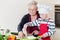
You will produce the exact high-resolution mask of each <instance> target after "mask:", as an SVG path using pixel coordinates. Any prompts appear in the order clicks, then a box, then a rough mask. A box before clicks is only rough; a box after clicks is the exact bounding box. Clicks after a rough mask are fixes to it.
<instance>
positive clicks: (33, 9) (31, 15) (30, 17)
mask: <svg viewBox="0 0 60 40" xmlns="http://www.w3.org/2000/svg"><path fill="white" fill-rule="evenodd" d="M38 18H40V16H39V13H38V11H37V2H36V1H32V2H31V3H29V5H28V14H26V15H24V16H23V18H22V20H21V22H20V23H19V25H18V36H19V37H20V38H22V37H23V36H24V34H23V32H22V28H23V26H24V24H25V23H27V22H30V21H34V20H36V19H38ZM33 31H39V29H38V27H28V28H27V33H28V34H30V33H32V32H33Z"/></svg>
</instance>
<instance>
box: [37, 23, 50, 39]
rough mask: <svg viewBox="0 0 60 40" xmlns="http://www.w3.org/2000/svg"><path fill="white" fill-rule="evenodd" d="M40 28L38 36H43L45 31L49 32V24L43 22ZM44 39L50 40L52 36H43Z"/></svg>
mask: <svg viewBox="0 0 60 40" xmlns="http://www.w3.org/2000/svg"><path fill="white" fill-rule="evenodd" d="M39 28H40V31H39V35H38V36H41V35H43V34H44V33H46V32H48V26H47V24H43V23H41V24H40V27H39ZM42 40H50V36H48V37H46V38H42Z"/></svg>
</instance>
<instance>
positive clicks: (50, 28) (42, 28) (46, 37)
mask: <svg viewBox="0 0 60 40" xmlns="http://www.w3.org/2000/svg"><path fill="white" fill-rule="evenodd" d="M39 13H40V17H41V18H38V19H37V20H35V21H32V22H28V23H26V24H25V25H24V28H23V29H24V30H26V28H27V26H32V27H33V26H38V28H39V34H38V36H41V37H42V38H41V39H42V40H51V39H50V36H51V35H53V34H54V33H55V24H54V21H53V20H51V19H50V18H48V13H49V10H48V9H47V8H46V7H41V8H40V9H39Z"/></svg>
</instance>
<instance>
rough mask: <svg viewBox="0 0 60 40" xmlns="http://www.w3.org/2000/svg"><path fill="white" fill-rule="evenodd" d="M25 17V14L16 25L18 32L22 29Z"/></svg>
mask: <svg viewBox="0 0 60 40" xmlns="http://www.w3.org/2000/svg"><path fill="white" fill-rule="evenodd" d="M26 20H27V19H26V15H25V16H24V17H23V18H22V20H21V22H20V23H19V25H18V28H17V29H18V32H20V31H22V28H23V26H24V24H25V23H26V22H27V21H26Z"/></svg>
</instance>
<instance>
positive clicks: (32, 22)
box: [26, 19, 40, 27]
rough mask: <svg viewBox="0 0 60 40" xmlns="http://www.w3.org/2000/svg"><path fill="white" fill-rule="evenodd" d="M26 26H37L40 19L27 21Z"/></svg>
mask: <svg viewBox="0 0 60 40" xmlns="http://www.w3.org/2000/svg"><path fill="white" fill-rule="evenodd" d="M26 24H27V25H28V26H31V27H33V26H39V24H40V19H37V20H35V21H31V22H28V23H26Z"/></svg>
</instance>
